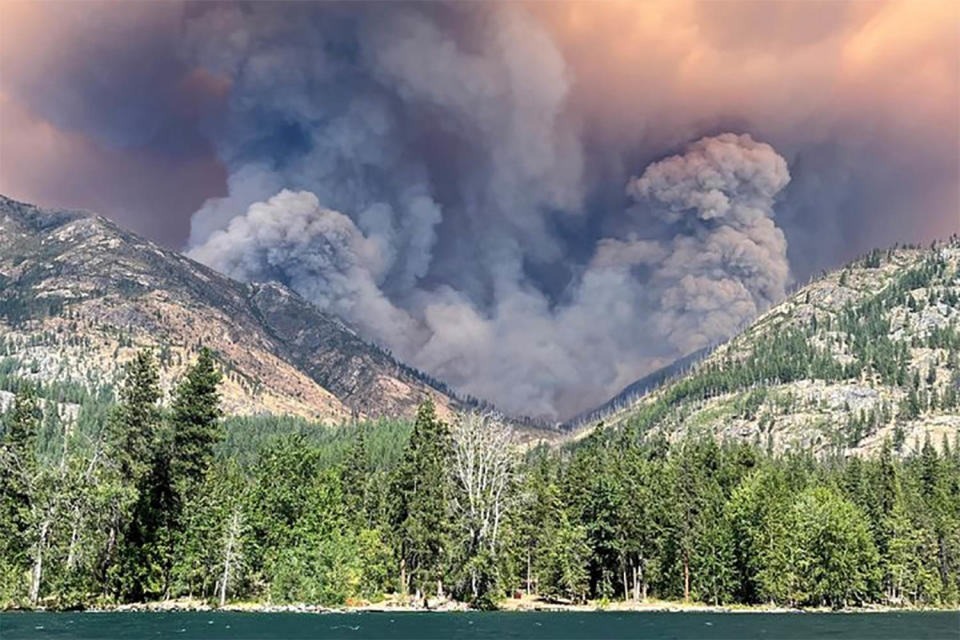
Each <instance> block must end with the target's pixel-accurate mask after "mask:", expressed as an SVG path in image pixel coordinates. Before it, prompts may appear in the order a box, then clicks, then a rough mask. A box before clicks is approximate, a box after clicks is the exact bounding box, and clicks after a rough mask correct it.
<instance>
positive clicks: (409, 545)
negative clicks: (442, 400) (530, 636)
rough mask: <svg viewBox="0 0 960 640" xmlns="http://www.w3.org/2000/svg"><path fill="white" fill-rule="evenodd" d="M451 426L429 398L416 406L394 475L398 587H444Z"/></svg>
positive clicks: (405, 589) (406, 589)
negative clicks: (439, 417) (398, 564)
mask: <svg viewBox="0 0 960 640" xmlns="http://www.w3.org/2000/svg"><path fill="white" fill-rule="evenodd" d="M450 456H451V444H450V430H449V427H448V426H447V425H446V423H444V422H443V421H442V420H440V419H438V418H437V415H436V411H435V409H434V405H433V400H431V399H429V398H428V399H427V400H426V401H424V402H423V403H422V404H421V405H420V407H419V409H418V410H417V419H416V422H415V423H414V427H413V433H412V434H411V435H410V442H409V444H408V445H407V448H406V450H405V452H404V455H403V459H402V460H401V461H400V465H399V467H398V469H397V473H396V476H395V480H394V495H395V507H394V513H393V518H392V520H393V528H394V532H395V534H396V535H397V537H398V539H399V544H398V547H399V555H400V589H401V591H402V592H403V593H408V592H409V589H410V587H411V586H412V587H413V588H414V589H415V590H417V591H418V592H421V593H423V594H427V593H429V592H430V591H432V589H431V587H433V586H435V587H436V590H437V593H438V595H442V593H443V579H444V575H445V572H446V570H447V568H448V561H449V559H450V557H451V551H452V550H451V549H450V540H449V533H450V531H449V530H450V504H449V495H450V484H451V479H450V476H449V464H450Z"/></svg>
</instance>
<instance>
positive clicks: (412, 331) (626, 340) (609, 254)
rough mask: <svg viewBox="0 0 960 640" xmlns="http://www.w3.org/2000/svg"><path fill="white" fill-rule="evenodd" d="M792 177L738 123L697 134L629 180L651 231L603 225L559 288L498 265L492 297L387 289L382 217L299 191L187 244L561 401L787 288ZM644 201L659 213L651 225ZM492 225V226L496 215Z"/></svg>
mask: <svg viewBox="0 0 960 640" xmlns="http://www.w3.org/2000/svg"><path fill="white" fill-rule="evenodd" d="M788 180H789V174H788V172H787V166H786V163H785V162H784V160H783V158H781V157H780V156H779V155H777V153H776V152H775V151H774V150H773V149H772V148H771V147H770V146H769V145H766V144H762V143H758V142H755V141H754V140H753V139H751V138H750V137H749V136H746V135H742V136H737V135H733V134H724V135H721V136H717V137H713V138H704V139H702V140H700V141H697V142H696V143H694V144H692V145H690V146H689V147H688V148H687V150H686V151H685V152H684V153H683V154H682V155H678V156H673V157H670V158H667V159H665V160H662V161H661V162H658V163H656V164H653V165H651V166H650V167H648V168H647V170H646V171H644V173H643V174H642V175H641V176H640V177H638V178H634V179H632V180H631V181H630V183H629V185H628V186H627V191H628V192H629V193H630V194H631V196H632V197H633V198H635V199H636V201H637V205H636V207H635V208H634V210H633V211H632V212H625V215H627V216H629V215H633V216H634V217H635V218H636V223H635V224H636V226H637V227H646V233H647V237H646V238H640V237H638V236H636V235H635V234H633V233H631V234H628V235H627V236H626V237H624V238H605V239H603V240H601V241H600V242H599V243H598V245H597V249H596V252H595V254H594V256H593V258H592V259H591V260H590V262H589V263H588V264H587V265H586V266H585V268H584V270H583V272H582V274H581V275H580V276H579V277H578V278H577V279H576V280H575V281H573V282H571V283H570V286H569V288H568V289H569V290H568V298H567V300H565V301H563V302H561V303H559V304H552V303H551V301H550V300H549V299H548V296H546V295H545V294H544V293H543V292H542V291H541V290H540V289H538V287H537V283H536V282H535V281H534V280H532V279H531V278H529V277H526V276H524V275H523V274H522V272H519V271H514V272H512V273H511V272H509V271H508V270H500V269H499V267H500V266H501V265H494V267H493V269H492V271H494V275H493V277H494V279H495V282H496V284H497V286H496V287H495V292H494V296H493V299H492V300H491V301H489V302H486V301H484V300H482V299H472V298H471V297H470V296H469V294H468V293H466V292H464V291H461V290H457V289H456V288H454V287H452V286H450V285H442V286H435V287H416V286H414V287H413V288H412V289H409V288H408V289H405V295H403V296H399V297H398V296H393V297H391V296H390V294H389V293H388V292H387V291H386V290H385V288H384V284H385V283H386V282H387V281H388V280H389V275H390V274H391V271H392V270H394V269H395V268H396V267H395V265H397V264H401V265H404V264H408V261H404V260H403V255H402V251H403V247H402V245H401V244H398V243H396V242H393V240H392V238H393V231H392V229H391V228H390V227H384V226H373V227H371V226H370V225H367V228H366V229H365V230H364V229H361V228H360V226H358V224H355V223H354V222H353V221H352V220H351V219H350V218H349V217H347V216H346V215H344V214H342V213H339V212H336V211H332V210H329V209H325V208H323V207H322V206H321V204H320V201H319V199H318V198H317V196H316V195H314V194H313V193H311V192H307V191H300V192H292V191H286V190H284V191H282V192H281V193H279V194H278V195H276V196H274V197H272V198H270V199H269V200H268V201H266V202H264V203H257V204H254V205H252V206H251V207H250V208H249V210H248V211H247V213H246V214H245V215H242V216H238V217H236V218H234V219H233V220H231V221H230V223H229V224H228V225H227V227H226V229H224V230H222V231H217V232H214V233H213V234H212V235H211V236H210V238H209V239H208V240H207V241H206V242H204V243H203V244H200V245H198V246H196V247H195V248H194V249H193V250H192V252H191V255H192V256H193V257H194V258H197V259H198V260H201V261H202V262H205V263H207V264H209V265H211V266H212V267H214V268H216V269H218V270H220V271H223V272H224V273H228V274H230V275H232V276H234V277H237V278H240V279H245V280H263V279H270V278H271V277H280V278H281V279H283V280H284V281H286V282H287V283H289V284H290V285H291V286H292V287H294V288H295V289H297V290H298V291H300V292H301V293H302V294H304V295H306V296H307V297H308V298H310V299H312V300H313V301H315V302H316V303H317V304H319V305H320V306H322V307H324V308H326V309H329V310H331V311H333V312H335V313H337V314H339V315H341V316H343V317H345V318H347V319H348V320H349V321H350V322H352V323H353V324H355V325H356V326H358V327H360V328H361V329H362V330H363V332H364V333H365V334H366V335H370V336H373V337H374V338H375V339H377V340H378V341H380V342H381V343H383V344H386V345H387V346H389V347H390V348H391V349H392V350H393V351H394V352H395V353H397V354H398V355H400V356H401V357H402V358H404V359H405V360H407V361H409V362H412V363H413V364H415V365H417V366H420V367H423V368H424V369H426V370H428V371H432V372H436V373H437V374H439V375H442V376H443V377H444V379H446V380H449V381H450V382H451V383H453V384H455V385H456V386H458V387H459V388H461V389H463V390H464V391H466V392H469V393H472V394H474V395H478V396H481V397H486V398H494V399H495V400H496V401H497V402H498V403H500V405H501V406H502V407H503V408H504V409H506V410H509V411H514V412H518V413H521V412H525V413H532V414H534V415H540V416H552V417H556V416H557V415H561V416H565V415H570V414H571V413H573V412H575V411H577V410H580V409H583V408H584V407H588V406H590V405H591V404H595V403H599V402H601V401H602V400H603V399H604V398H605V397H606V396H608V395H610V394H611V393H612V392H613V391H615V390H616V389H617V388H619V387H621V386H624V385H625V384H627V383H629V382H630V381H631V380H632V379H633V378H635V377H636V371H638V370H643V369H644V368H647V367H649V366H651V365H652V364H653V363H656V362H659V361H660V360H662V359H666V360H669V359H670V358H674V357H677V356H678V355H680V354H684V353H687V352H690V351H692V350H695V349H698V348H700V347H703V346H705V345H707V344H709V343H710V342H713V341H715V340H718V339H721V338H723V337H725V336H728V335H730V333H732V332H733V331H734V330H735V329H736V328H737V327H738V326H739V325H741V324H742V323H743V322H744V321H746V320H748V319H749V318H751V317H753V316H755V315H756V314H757V312H758V311H759V310H762V309H763V308H765V307H766V306H767V305H769V304H770V303H772V302H773V301H775V300H777V299H779V298H780V297H782V296H783V294H784V289H785V286H786V284H787V282H788V279H789V266H788V264H787V260H786V242H785V240H784V237H783V234H782V232H781V231H780V230H779V229H778V228H777V227H776V226H775V225H774V223H773V220H772V217H771V216H772V215H773V210H772V207H773V202H774V198H775V196H776V195H777V193H778V192H779V191H780V190H781V189H782V188H783V187H784V186H785V185H786V183H787V181H788ZM644 205H646V207H647V208H646V209H644V211H650V212H652V213H653V214H654V215H655V216H656V217H657V218H659V220H660V222H661V224H662V225H663V228H662V229H660V230H658V233H657V234H653V235H651V234H650V231H651V229H650V225H649V220H648V219H647V218H646V216H644V215H643V213H642V211H641V210H640V207H642V206H644ZM434 211H435V213H437V214H439V210H434ZM461 215H464V214H463V213H462V212H461ZM434 220H435V222H436V221H437V220H436V218H434ZM490 223H491V225H493V224H495V223H494V222H493V221H490ZM679 228H682V230H677V229H679ZM671 229H674V231H671ZM489 233H491V234H493V236H494V237H493V240H496V235H497V234H499V233H502V230H499V229H497V228H496V227H495V226H491V228H490V230H489ZM478 240H480V241H481V242H483V238H478ZM491 242H492V241H491ZM510 249H512V250H515V251H517V252H519V251H520V248H518V247H515V246H514V247H511V248H510ZM407 250H408V251H413V252H414V254H415V255H416V256H418V257H419V256H422V255H424V254H423V253H421V252H420V250H419V249H418V248H416V247H414V248H409V249H407ZM504 254H505V255H508V251H505V252H504ZM509 257H510V258H512V259H514V260H516V259H517V258H516V257H514V256H509ZM520 257H521V258H522V255H521V256H520ZM427 268H429V265H427ZM426 270H427V269H424V272H426ZM414 280H415V279H414Z"/></svg>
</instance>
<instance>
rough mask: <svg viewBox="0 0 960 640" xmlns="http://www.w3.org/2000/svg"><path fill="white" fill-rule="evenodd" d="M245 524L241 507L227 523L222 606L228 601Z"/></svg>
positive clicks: (221, 583)
mask: <svg viewBox="0 0 960 640" xmlns="http://www.w3.org/2000/svg"><path fill="white" fill-rule="evenodd" d="M242 526H243V514H242V513H241V512H240V509H239V508H235V509H234V510H233V514H232V515H231V516H230V523H229V524H228V525H227V532H226V536H224V549H223V573H222V575H221V576H220V606H221V607H222V606H224V605H225V604H226V603H227V587H228V585H229V584H230V574H231V570H232V569H233V568H234V565H235V564H236V563H237V561H239V559H240V554H239V552H238V551H237V546H238V543H239V538H240V534H241V528H242Z"/></svg>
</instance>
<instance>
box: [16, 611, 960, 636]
mask: <svg viewBox="0 0 960 640" xmlns="http://www.w3.org/2000/svg"><path fill="white" fill-rule="evenodd" d="M0 638H2V640H23V639H29V640H36V639H41V638H71V639H76V640H84V639H88V638H104V639H109V638H144V639H148V638H173V639H187V638H202V639H205V640H214V639H220V638H222V639H224V640H227V639H230V640H234V639H236V640H243V639H258V640H260V639H263V640H280V639H284V640H285V639H287V638H290V639H297V638H355V639H369V638H388V639H389V640H406V639H413V638H417V639H420V638H422V639H425V640H428V639H431V638H444V639H446V638H491V639H493V638H497V639H499V638H534V639H546V638H550V639H558V640H562V639H568V638H569V639H571V640H574V639H577V640H579V639H591V640H592V639H595V638H611V639H613V638H640V639H643V640H668V639H671V640H672V639H685V638H716V639H731V640H732V639H737V640H748V639H750V638H770V639H777V640H790V639H803V640H808V639H813V638H843V639H844V640H850V639H858V638H863V639H864V640H868V639H869V640H887V639H890V640H904V639H908V638H909V639H911V640H914V639H915V640H923V639H925V638H936V639H938V640H939V639H941V638H942V639H944V640H958V639H960V612H933V613H925V612H903V613H864V614H859V613H858V614H854V613H825V614H822V613H726V614H722V613H619V612H595V613H593V612H591V613H583V612H528V613H516V612H490V613H483V612H466V613H332V614H309V613H231V612H222V613H220V612H217V613H204V612H171V613H133V612H125V613H3V614H0Z"/></svg>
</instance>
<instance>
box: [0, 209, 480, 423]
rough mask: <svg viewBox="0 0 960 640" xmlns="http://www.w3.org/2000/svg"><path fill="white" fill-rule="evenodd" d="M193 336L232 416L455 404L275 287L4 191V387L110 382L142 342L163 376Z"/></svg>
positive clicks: (338, 417) (185, 356)
mask: <svg viewBox="0 0 960 640" xmlns="http://www.w3.org/2000/svg"><path fill="white" fill-rule="evenodd" d="M201 345H205V346H208V347H210V348H211V349H213V350H214V351H215V352H216V354H217V358H218V360H219V361H220V364H221V366H222V367H223V369H224V372H225V374H226V380H225V384H224V389H223V392H224V407H225V409H226V411H227V412H228V413H231V414H238V415H251V414H257V413H274V414H294V415H299V416H303V417H308V418H311V419H317V420H321V421H324V422H328V423H336V422H339V421H342V420H344V419H348V418H351V417H353V416H358V417H359V416H362V417H378V416H400V415H406V416H410V415H412V414H413V412H414V411H415V408H416V405H417V404H418V403H419V402H420V401H421V400H422V399H423V398H425V397H426V396H428V395H429V396H432V397H433V398H434V400H435V402H436V404H437V406H438V411H439V412H440V413H441V414H444V413H446V414H449V413H450V412H451V411H453V410H454V409H456V408H457V407H458V406H460V405H461V403H460V401H459V400H458V399H457V398H455V397H454V396H453V394H452V393H450V392H449V391H448V390H447V389H446V388H445V387H444V386H443V385H442V384H441V383H439V382H437V381H434V380H432V379H431V378H429V377H428V376H426V375H425V374H423V373H420V372H418V371H416V370H414V369H412V368H410V367H407V366H405V365H403V364H402V363H400V362H398V361H396V360H395V359H394V358H393V357H391V355H390V354H389V353H388V352H386V351H384V350H383V349H381V348H379V347H377V346H375V345H373V344H371V343H369V342H367V341H365V340H363V339H362V338H361V337H360V336H359V335H358V334H357V333H356V332H355V331H353V330H352V329H351V328H350V327H348V326H347V325H346V324H344V323H343V322H342V321H341V320H339V319H338V318H336V317H333V316H331V315H328V314H326V313H323V312H321V311H320V310H318V309H317V308H316V307H314V306H313V305H311V304H310V303H309V302H307V301H305V300H304V299H302V298H301V297H299V296H298V295H297V294H296V293H294V292H293V291H291V290H290V289H288V288H286V287H284V286H283V285H280V284H277V283H268V284H243V283H240V282H237V281H235V280H231V279H230V278H227V277H225V276H223V275H221V274H218V273H216V272H215V271H213V270H211V269H209V268H207V267H205V266H203V265H201V264H198V263H197V262H194V261H192V260H190V259H188V258H186V257H184V256H182V255H180V254H178V253H176V252H173V251H169V250H166V249H164V248H162V247H160V246H158V245H156V244H154V243H152V242H149V241H147V240H144V239H143V238H140V237H138V236H136V235H135V234H133V233H130V232H128V231H126V230H124V229H122V228H120V227H118V226H117V225H115V224H113V223H111V222H110V221H108V220H106V219H104V218H102V217H99V216H96V215H93V214H90V213H85V212H77V211H61V210H48V209H42V208H39V207H35V206H32V205H29V204H24V203H21V202H17V201H15V200H11V199H9V198H5V197H2V196H0V390H2V389H4V384H6V386H7V387H10V386H11V385H12V384H13V383H15V382H16V381H17V380H20V379H23V378H27V379H32V380H38V381H42V382H44V383H46V384H48V385H58V386H59V387H60V388H62V389H67V390H69V389H71V388H85V389H89V390H92V389H95V388H97V387H99V386H101V385H106V386H110V385H112V384H114V383H116V381H117V380H118V379H119V375H120V373H121V367H122V365H123V364H124V363H125V362H126V361H127V360H128V359H129V358H130V357H131V356H132V354H133V353H134V352H135V350H136V349H138V348H141V347H145V346H153V347H155V348H156V351H157V354H158V356H159V360H160V363H161V369H162V371H161V377H162V380H163V384H164V385H165V386H167V387H169V385H170V384H171V381H172V380H174V379H175V378H176V377H177V376H178V375H179V374H180V373H181V372H182V371H183V369H184V367H185V366H186V365H187V364H189V363H190V362H191V361H192V360H193V359H194V356H195V354H196V352H197V351H198V349H199V347H200V346H201ZM5 391H6V393H5V395H9V391H10V389H9V388H7V389H6V390H5ZM0 393H4V391H0ZM67 395H69V393H68V394H67ZM74 395H76V394H74Z"/></svg>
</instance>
